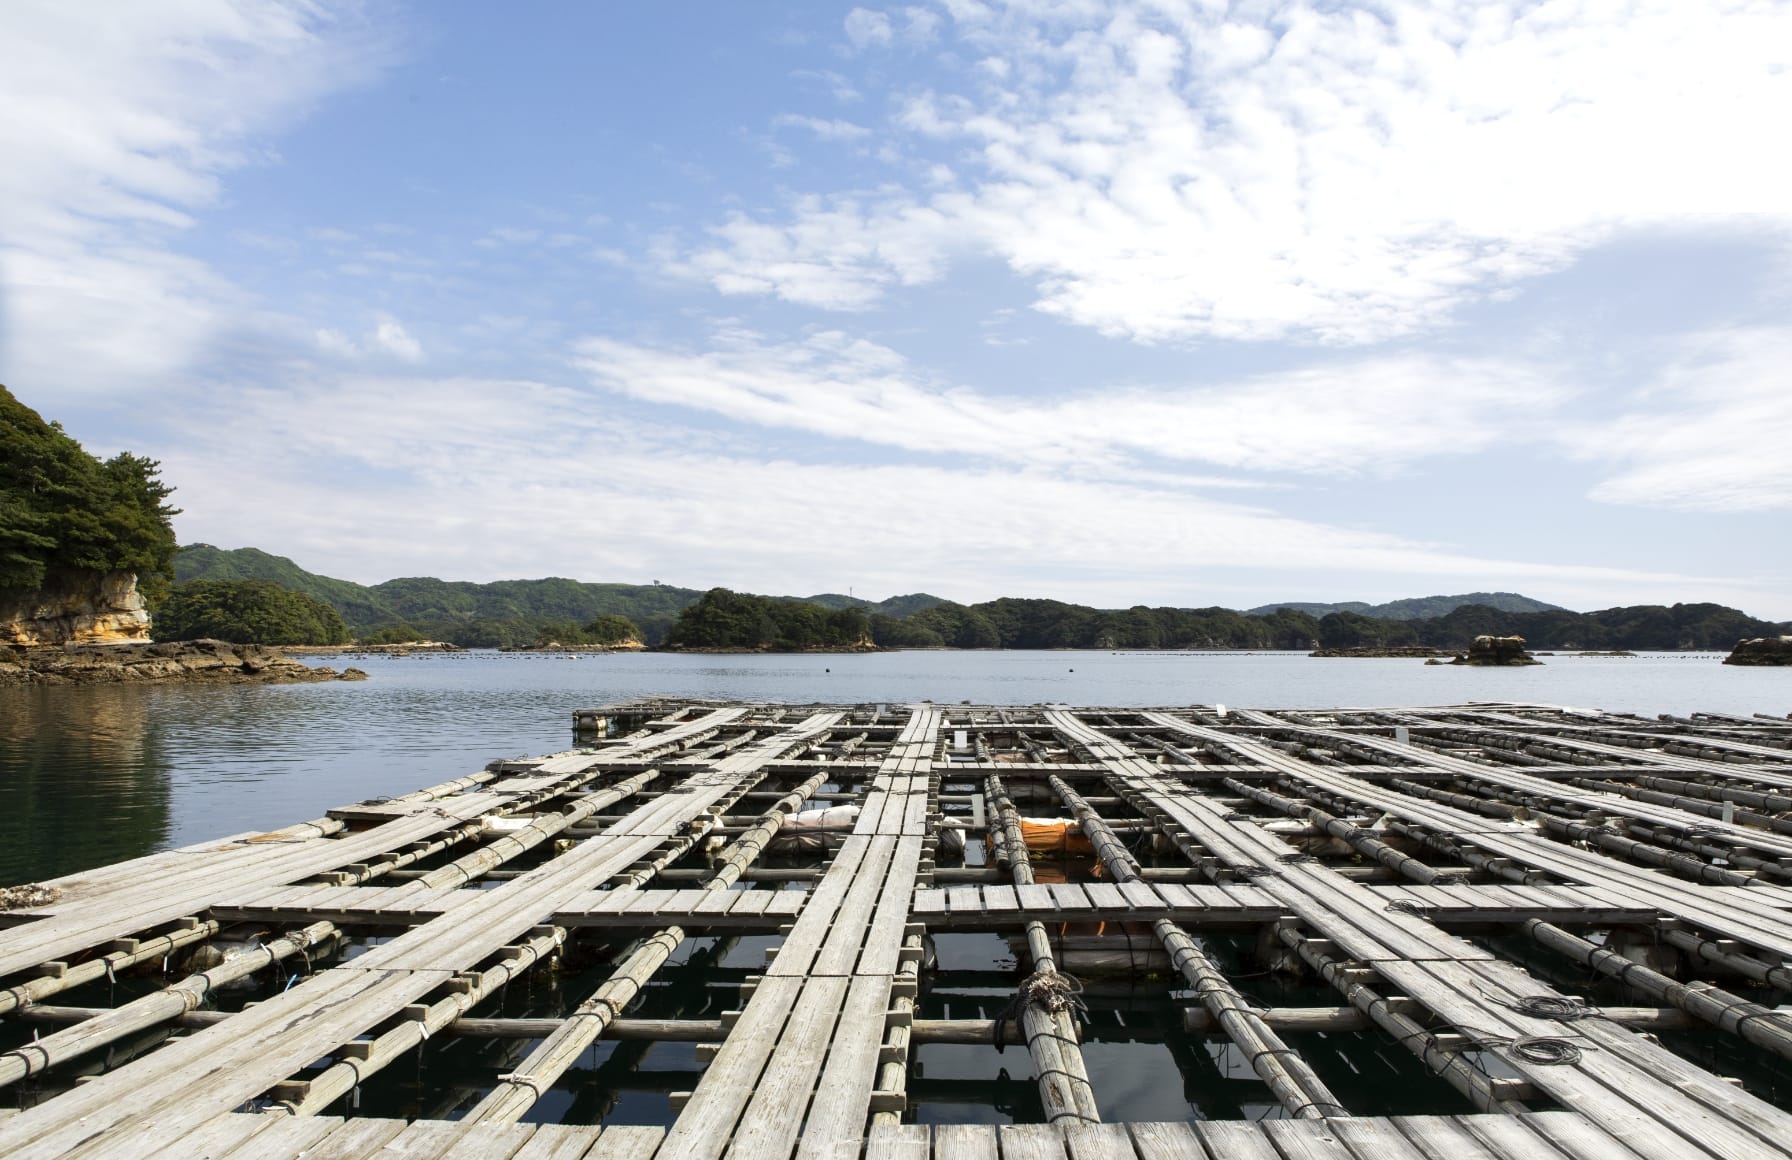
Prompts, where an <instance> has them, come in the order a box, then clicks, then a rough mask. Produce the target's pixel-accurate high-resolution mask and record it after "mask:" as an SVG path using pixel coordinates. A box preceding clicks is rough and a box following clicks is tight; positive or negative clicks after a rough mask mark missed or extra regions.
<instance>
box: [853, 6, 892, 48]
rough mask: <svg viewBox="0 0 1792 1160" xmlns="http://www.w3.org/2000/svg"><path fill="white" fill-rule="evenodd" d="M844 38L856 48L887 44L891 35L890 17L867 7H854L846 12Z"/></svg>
mask: <svg viewBox="0 0 1792 1160" xmlns="http://www.w3.org/2000/svg"><path fill="white" fill-rule="evenodd" d="M845 27H846V39H847V40H849V41H851V42H852V46H853V47H854V48H856V49H860V50H863V49H866V48H869V47H871V46H872V45H880V44H888V43H890V38H891V36H892V32H891V28H890V18H889V17H888V16H885V15H884V14H883V13H882V12H873V11H872V10H871V9H869V8H854V9H853V10H852V11H851V12H848V13H847V14H846V21H845Z"/></svg>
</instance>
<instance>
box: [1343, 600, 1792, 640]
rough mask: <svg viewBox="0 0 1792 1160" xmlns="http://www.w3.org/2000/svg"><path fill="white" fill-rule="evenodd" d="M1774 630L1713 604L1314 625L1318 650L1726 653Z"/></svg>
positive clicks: (1351, 616)
mask: <svg viewBox="0 0 1792 1160" xmlns="http://www.w3.org/2000/svg"><path fill="white" fill-rule="evenodd" d="M1780 631H1781V626H1779V625H1777V624H1773V623H1770V622H1768V621H1765V620H1756V619H1755V618H1754V617H1752V616H1749V615H1748V614H1747V613H1744V612H1739V611H1737V610H1736V609H1734V608H1726V607H1724V606H1723V605H1721V604H1675V605H1672V606H1666V605H1660V604H1640V605H1631V606H1628V607H1623V608H1607V609H1603V610H1601V611H1598V612H1585V613H1582V612H1565V611H1555V612H1502V611H1501V610H1499V609H1497V608H1490V607H1488V606H1486V605H1482V604H1470V605H1465V606H1464V607H1462V608H1458V609H1455V610H1454V611H1452V612H1450V613H1449V614H1448V615H1446V616H1438V617H1430V618H1427V619H1424V620H1380V619H1376V618H1374V617H1368V616H1363V615H1361V614H1360V613H1353V612H1334V613H1332V614H1331V615H1330V616H1326V617H1323V618H1322V619H1321V620H1320V621H1319V642H1320V644H1321V645H1323V646H1324V647H1326V648H1351V647H1356V646H1374V647H1382V646H1391V645H1432V646H1434V647H1437V648H1464V647H1466V646H1467V645H1468V643H1469V642H1470V641H1472V640H1473V639H1474V638H1475V637H1477V636H1481V635H1483V634H1493V635H1495V636H1522V637H1524V638H1525V641H1526V642H1527V643H1528V644H1529V645H1530V647H1531V648H1533V649H1539V648H1543V649H1614V648H1623V649H1727V648H1730V647H1731V646H1733V645H1734V644H1735V643H1736V642H1737V641H1738V640H1741V639H1743V638H1744V637H1756V636H1772V635H1777V634H1778V633H1779V632H1780Z"/></svg>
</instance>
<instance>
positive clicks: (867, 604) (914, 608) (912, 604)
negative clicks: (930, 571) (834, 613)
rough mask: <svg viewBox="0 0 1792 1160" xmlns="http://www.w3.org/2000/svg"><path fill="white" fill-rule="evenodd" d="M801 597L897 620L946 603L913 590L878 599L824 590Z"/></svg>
mask: <svg viewBox="0 0 1792 1160" xmlns="http://www.w3.org/2000/svg"><path fill="white" fill-rule="evenodd" d="M801 599H802V601H803V603H805V604H819V605H821V606H822V607H823V608H858V609H862V610H864V611H865V612H866V613H867V614H869V615H872V616H888V617H891V618H893V619H896V620H901V619H902V618H903V617H905V616H913V615H914V614H915V613H917V612H922V611H925V610H926V609H929V608H934V607H937V606H939V605H941V604H944V603H946V602H945V601H944V600H942V599H941V598H939V597H938V596H929V595H928V594H927V593H925V592H911V593H909V594H908V595H907V596H892V597H890V598H889V599H888V600H878V601H871V600H862V599H860V598H859V597H857V596H842V595H840V593H838V592H823V593H821V594H820V595H818V596H804V597H802V598H801Z"/></svg>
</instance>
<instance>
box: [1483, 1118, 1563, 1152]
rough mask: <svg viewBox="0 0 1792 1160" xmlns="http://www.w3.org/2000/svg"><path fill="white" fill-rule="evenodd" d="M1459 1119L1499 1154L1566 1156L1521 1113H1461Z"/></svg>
mask: <svg viewBox="0 0 1792 1160" xmlns="http://www.w3.org/2000/svg"><path fill="white" fill-rule="evenodd" d="M1457 1122H1458V1123H1460V1124H1461V1125H1462V1126H1463V1127H1464V1128H1467V1129H1468V1131H1469V1134H1470V1135H1472V1136H1474V1137H1475V1138H1476V1139H1477V1140H1480V1141H1482V1142H1483V1143H1485V1144H1486V1145H1487V1146H1488V1147H1489V1148H1491V1149H1492V1150H1493V1153H1494V1155H1496V1156H1500V1157H1519V1156H1522V1157H1524V1158H1525V1160H1530V1158H1531V1157H1533V1156H1534V1157H1536V1158H1537V1160H1561V1158H1562V1155H1563V1153H1562V1152H1560V1151H1559V1150H1557V1149H1556V1148H1554V1147H1551V1146H1550V1144H1549V1142H1548V1141H1547V1140H1545V1139H1544V1138H1543V1137H1541V1136H1539V1135H1537V1133H1536V1132H1534V1131H1532V1130H1531V1128H1530V1126H1529V1125H1528V1124H1526V1123H1525V1122H1524V1121H1523V1120H1522V1119H1520V1118H1519V1117H1517V1116H1460V1117H1458V1119H1457Z"/></svg>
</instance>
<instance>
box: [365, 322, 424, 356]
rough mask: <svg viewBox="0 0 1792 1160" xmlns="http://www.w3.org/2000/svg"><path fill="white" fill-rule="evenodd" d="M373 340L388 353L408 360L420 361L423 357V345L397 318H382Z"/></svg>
mask: <svg viewBox="0 0 1792 1160" xmlns="http://www.w3.org/2000/svg"><path fill="white" fill-rule="evenodd" d="M373 340H374V342H375V343H376V344H378V345H379V347H380V348H381V349H382V350H384V351H385V352H386V353H388V354H392V355H396V356H398V357H399V358H401V359H403V360H404V361H406V362H418V361H420V360H421V359H422V358H423V347H422V346H421V345H419V344H418V342H417V340H416V339H414V338H412V337H411V334H410V332H409V331H407V330H406V329H405V328H404V327H403V326H401V325H400V324H399V322H398V320H397V319H396V318H382V319H380V323H379V326H378V327H377V328H375V330H374V332H373Z"/></svg>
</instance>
